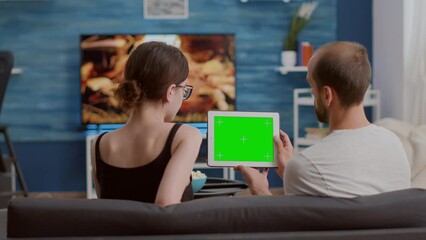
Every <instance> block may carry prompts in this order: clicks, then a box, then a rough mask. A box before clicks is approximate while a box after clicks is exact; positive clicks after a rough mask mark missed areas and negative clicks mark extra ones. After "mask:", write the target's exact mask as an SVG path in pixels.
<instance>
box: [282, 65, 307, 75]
mask: <svg viewBox="0 0 426 240" xmlns="http://www.w3.org/2000/svg"><path fill="white" fill-rule="evenodd" d="M277 70H278V71H279V72H280V73H281V74H283V75H284V74H287V73H290V72H307V71H308V67H307V66H293V67H287V66H281V67H279V68H278V69H277Z"/></svg>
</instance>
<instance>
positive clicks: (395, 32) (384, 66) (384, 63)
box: [373, 0, 406, 120]
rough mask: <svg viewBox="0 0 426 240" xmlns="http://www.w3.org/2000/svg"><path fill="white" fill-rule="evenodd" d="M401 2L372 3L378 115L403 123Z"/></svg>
mask: <svg viewBox="0 0 426 240" xmlns="http://www.w3.org/2000/svg"><path fill="white" fill-rule="evenodd" d="M404 24H406V23H405V21H404V1H403V0H373V86H374V88H375V89H379V90H380V91H381V103H382V106H381V110H382V113H381V116H382V118H384V117H392V118H396V119H399V120H403V90H404V89H403V81H402V79H403V75H404V35H405V32H404Z"/></svg>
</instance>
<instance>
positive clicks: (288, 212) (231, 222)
mask: <svg viewBox="0 0 426 240" xmlns="http://www.w3.org/2000/svg"><path fill="white" fill-rule="evenodd" d="M425 202H426V191H425V190H422V189H406V190H400V191H395V192H389V193H382V194H378V195H372V196H364V197H357V198H352V199H344V198H324V197H309V196H267V197H266V196H265V197H258V196H245V197H213V198H203V199H197V200H194V201H190V202H185V203H181V204H176V205H172V206H169V207H166V208H161V207H159V206H156V205H154V204H148V203H140V202H134V201H126V200H106V199H96V200H87V199H49V198H44V199H42V198H33V199H32V198H16V199H13V200H12V201H11V202H10V204H9V207H8V224H7V228H8V237H70V236H74V237H76V236H124V235H126V236H130V235H170V234H205V233H243V232H290V231H318V230H320V231H322V230H356V229H386V228H416V227H426V204H425Z"/></svg>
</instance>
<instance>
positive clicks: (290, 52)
mask: <svg viewBox="0 0 426 240" xmlns="http://www.w3.org/2000/svg"><path fill="white" fill-rule="evenodd" d="M317 6H318V2H317V1H313V2H309V3H302V4H301V5H300V6H299V8H298V9H297V11H296V12H295V14H294V16H293V20H292V21H291V24H290V29H289V32H288V35H287V37H286V38H285V40H284V51H283V52H282V53H281V62H282V64H283V65H284V66H294V65H296V55H297V54H296V51H297V39H298V37H299V34H300V32H301V31H302V30H303V28H304V27H305V26H306V24H307V23H308V22H309V19H310V18H311V15H312V13H313V12H314V10H315V8H316V7H317Z"/></svg>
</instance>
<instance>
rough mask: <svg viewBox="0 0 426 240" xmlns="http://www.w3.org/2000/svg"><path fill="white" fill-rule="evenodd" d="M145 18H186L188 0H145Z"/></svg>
mask: <svg viewBox="0 0 426 240" xmlns="http://www.w3.org/2000/svg"><path fill="white" fill-rule="evenodd" d="M143 15H144V18H145V19H186V18H188V0H144V2H143Z"/></svg>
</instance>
